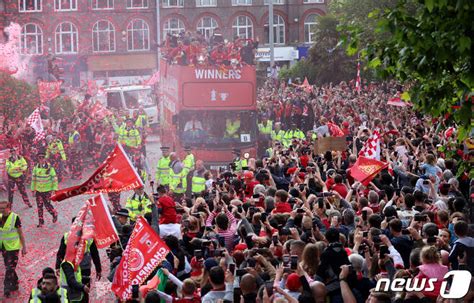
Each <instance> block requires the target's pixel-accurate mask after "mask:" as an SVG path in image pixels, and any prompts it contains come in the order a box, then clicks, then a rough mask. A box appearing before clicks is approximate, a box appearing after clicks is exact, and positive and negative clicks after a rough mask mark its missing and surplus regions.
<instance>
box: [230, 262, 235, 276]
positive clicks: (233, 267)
mask: <svg viewBox="0 0 474 303" xmlns="http://www.w3.org/2000/svg"><path fill="white" fill-rule="evenodd" d="M229 271H230V272H231V273H232V274H233V275H235V264H234V263H230V264H229Z"/></svg>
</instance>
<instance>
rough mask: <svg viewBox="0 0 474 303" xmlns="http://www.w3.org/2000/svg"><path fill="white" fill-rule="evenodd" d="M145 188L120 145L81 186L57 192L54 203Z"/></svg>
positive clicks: (53, 198) (53, 197)
mask: <svg viewBox="0 0 474 303" xmlns="http://www.w3.org/2000/svg"><path fill="white" fill-rule="evenodd" d="M142 186H143V181H142V179H141V178H140V176H139V175H138V173H137V171H136V170H135V168H134V167H133V165H132V163H131V162H130V159H129V158H128V156H127V154H126V153H125V151H124V150H123V148H122V146H121V145H120V144H117V145H116V146H115V148H114V150H113V151H112V152H111V153H110V154H109V155H108V156H107V159H105V161H104V163H102V164H101V165H100V166H99V168H97V170H96V171H95V172H94V173H93V174H92V176H90V177H89V179H87V181H85V182H84V183H82V184H81V185H76V186H72V187H68V188H65V189H60V190H58V191H56V193H55V194H54V196H52V197H51V200H53V201H62V200H64V199H68V198H71V197H74V196H78V195H83V194H98V193H112V192H122V191H129V190H133V189H135V188H139V187H142Z"/></svg>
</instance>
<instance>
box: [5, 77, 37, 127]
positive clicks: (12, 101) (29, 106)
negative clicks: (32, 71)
mask: <svg viewBox="0 0 474 303" xmlns="http://www.w3.org/2000/svg"><path fill="white" fill-rule="evenodd" d="M38 106H39V96H38V90H37V89H36V87H34V86H31V85H30V84H28V83H27V82H25V81H22V80H18V79H16V78H14V77H12V76H11V75H10V74H7V73H0V114H1V115H3V116H4V117H5V118H6V119H9V120H13V121H15V120H18V119H23V118H25V117H28V115H29V114H31V112H33V110H34V109H35V108H36V107H38Z"/></svg>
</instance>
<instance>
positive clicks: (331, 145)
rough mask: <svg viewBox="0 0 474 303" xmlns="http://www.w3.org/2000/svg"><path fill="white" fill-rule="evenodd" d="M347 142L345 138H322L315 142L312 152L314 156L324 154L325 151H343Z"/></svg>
mask: <svg viewBox="0 0 474 303" xmlns="http://www.w3.org/2000/svg"><path fill="white" fill-rule="evenodd" d="M346 149H347V142H346V138H345V137H322V138H318V140H316V143H315V144H314V151H315V153H316V154H318V155H319V154H324V153H325V152H327V151H345V150H346Z"/></svg>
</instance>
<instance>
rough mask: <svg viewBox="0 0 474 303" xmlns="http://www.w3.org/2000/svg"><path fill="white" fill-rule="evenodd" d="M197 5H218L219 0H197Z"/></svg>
mask: <svg viewBox="0 0 474 303" xmlns="http://www.w3.org/2000/svg"><path fill="white" fill-rule="evenodd" d="M196 6H197V7H206V6H217V0H196Z"/></svg>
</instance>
